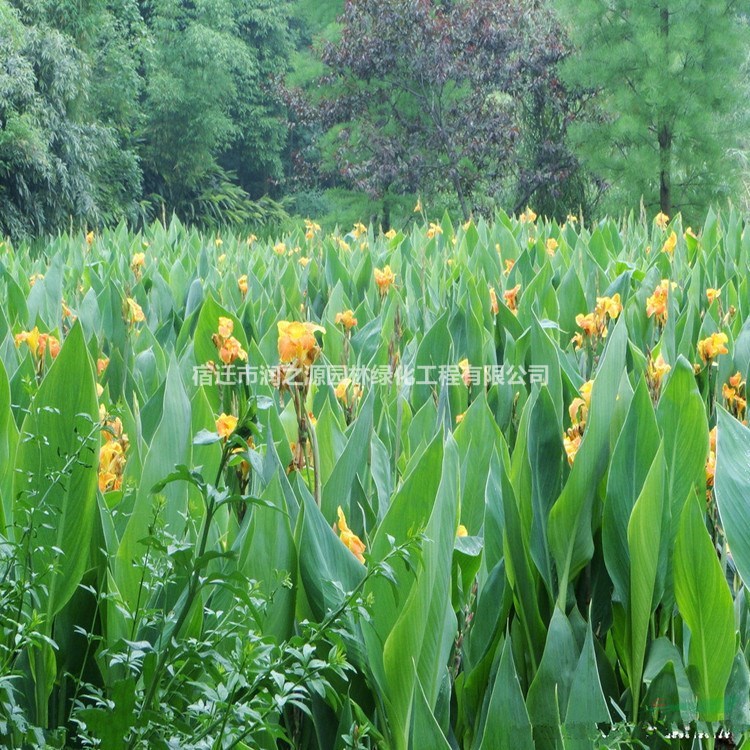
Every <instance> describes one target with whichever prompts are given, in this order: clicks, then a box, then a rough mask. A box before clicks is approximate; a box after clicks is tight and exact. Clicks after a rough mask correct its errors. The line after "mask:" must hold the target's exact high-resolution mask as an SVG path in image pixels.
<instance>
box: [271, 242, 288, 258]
mask: <svg viewBox="0 0 750 750" xmlns="http://www.w3.org/2000/svg"><path fill="white" fill-rule="evenodd" d="M273 251H274V252H275V253H276V255H284V254H285V253H286V244H285V243H284V242H277V243H276V244H275V245H274V246H273Z"/></svg>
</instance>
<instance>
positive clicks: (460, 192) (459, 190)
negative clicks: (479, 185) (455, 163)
mask: <svg viewBox="0 0 750 750" xmlns="http://www.w3.org/2000/svg"><path fill="white" fill-rule="evenodd" d="M452 176H453V187H454V189H455V191H456V195H457V196H458V204H459V206H461V213H462V214H463V215H464V221H468V220H469V219H470V218H471V213H470V212H469V207H468V206H467V204H466V196H465V195H464V189H463V187H462V186H461V177H460V176H459V174H458V172H457V171H456V170H453V175H452Z"/></svg>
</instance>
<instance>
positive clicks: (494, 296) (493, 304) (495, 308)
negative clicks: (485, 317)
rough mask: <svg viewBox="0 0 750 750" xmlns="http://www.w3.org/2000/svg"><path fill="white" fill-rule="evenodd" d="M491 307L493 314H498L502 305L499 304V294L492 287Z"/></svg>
mask: <svg viewBox="0 0 750 750" xmlns="http://www.w3.org/2000/svg"><path fill="white" fill-rule="evenodd" d="M490 309H491V310H492V314H493V315H497V314H498V313H499V312H500V306H499V305H498V304H497V294H495V290H494V289H493V288H492V287H490Z"/></svg>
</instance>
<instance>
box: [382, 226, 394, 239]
mask: <svg viewBox="0 0 750 750" xmlns="http://www.w3.org/2000/svg"><path fill="white" fill-rule="evenodd" d="M395 236H396V230H395V229H389V230H388V231H387V232H386V233H385V235H384V237H385V238H386V239H387V240H392V239H393V238H394V237H395Z"/></svg>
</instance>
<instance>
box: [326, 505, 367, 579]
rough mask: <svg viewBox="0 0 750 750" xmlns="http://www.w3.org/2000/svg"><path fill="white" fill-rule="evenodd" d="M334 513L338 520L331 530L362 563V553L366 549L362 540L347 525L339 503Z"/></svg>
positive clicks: (363, 560)
mask: <svg viewBox="0 0 750 750" xmlns="http://www.w3.org/2000/svg"><path fill="white" fill-rule="evenodd" d="M336 513H337V515H338V521H337V522H336V523H335V524H334V525H333V530H334V531H335V532H337V533H338V535H339V539H341V541H342V542H343V543H344V546H345V547H346V548H347V549H349V551H350V552H351V553H352V554H353V555H354V556H355V557H356V558H357V560H359V561H360V562H361V563H362V564H363V565H364V563H365V558H364V555H363V554H362V553H363V552H364V551H365V549H366V547H365V545H364V542H363V541H362V540H361V539H360V538H359V537H358V536H357V535H356V534H355V533H354V532H353V531H352V530H351V529H350V528H349V526H348V525H347V523H346V516H344V511H343V510H342V509H341V506H340V505H339V507H338V509H337V511H336Z"/></svg>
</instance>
